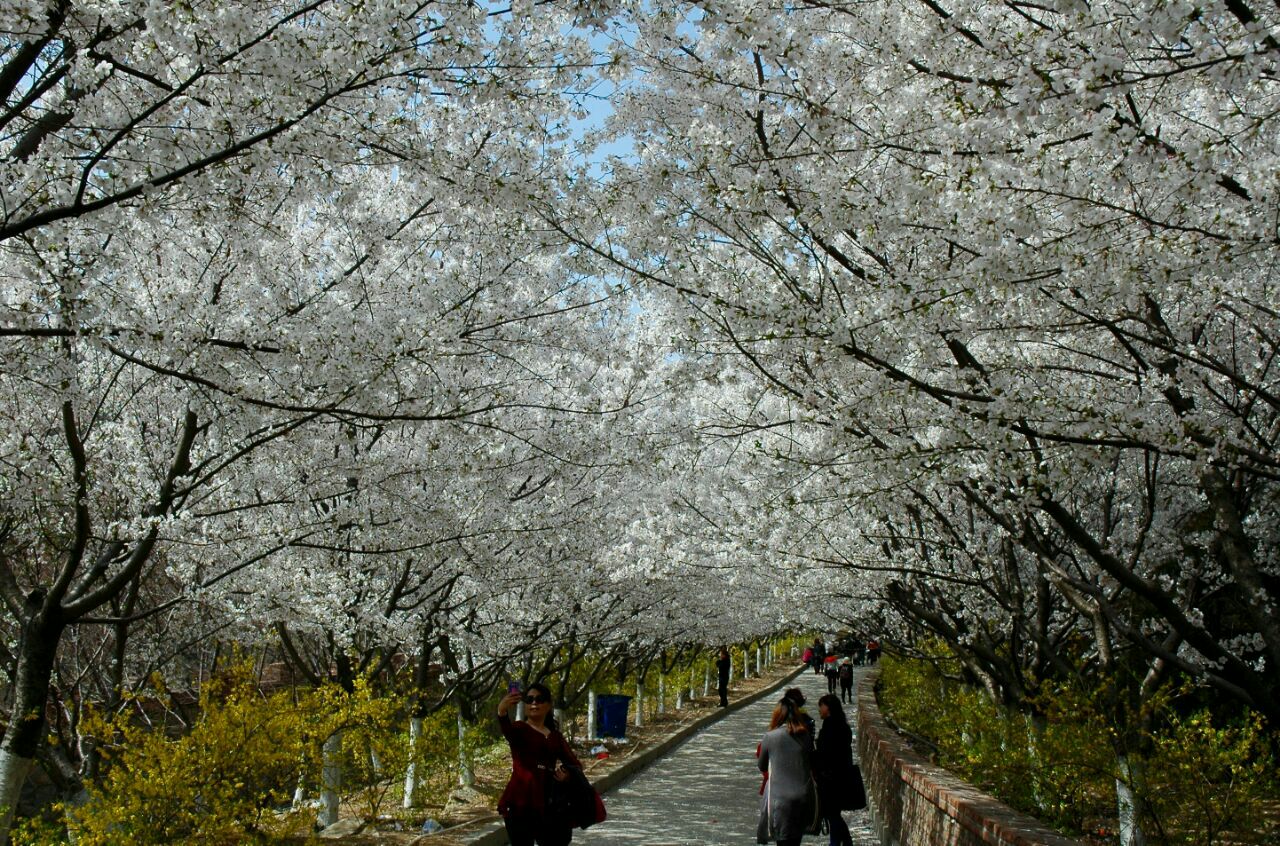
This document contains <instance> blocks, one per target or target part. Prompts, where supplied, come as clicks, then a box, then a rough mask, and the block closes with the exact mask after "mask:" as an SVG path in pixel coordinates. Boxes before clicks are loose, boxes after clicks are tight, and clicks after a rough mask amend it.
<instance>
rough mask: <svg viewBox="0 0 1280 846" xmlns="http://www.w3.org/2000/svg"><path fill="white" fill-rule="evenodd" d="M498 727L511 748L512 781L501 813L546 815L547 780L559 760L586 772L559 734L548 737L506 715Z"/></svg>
mask: <svg viewBox="0 0 1280 846" xmlns="http://www.w3.org/2000/svg"><path fill="white" fill-rule="evenodd" d="M498 725H499V727H501V728H502V736H503V737H505V738H506V739H507V744H508V745H509V746H510V747H511V779H510V780H509V781H508V782H507V786H506V788H505V789H504V790H503V791H502V796H500V797H499V798H498V813H499V814H501V815H502V816H504V817H506V816H510V815H511V814H517V815H523V814H542V813H543V811H545V810H546V783H547V779H549V778H553V776H552V772H553V771H554V770H555V767H556V761H563V762H564V763H565V764H567V765H569V766H573V767H577V768H578V769H582V763H581V762H580V761H578V756H577V755H574V754H573V750H572V749H570V748H569V744H568V743H566V742H565V739H564V735H562V734H561V733H560V732H558V731H552V732H551V733H550V734H548V735H546V736H544V735H543V734H542V732H540V731H538V730H537V729H536V728H534V727H533V726H531V725H529V724H528V723H526V722H525V721H524V720H521V721H519V722H512V721H511V718H510V717H508V716H506V715H505V714H503V715H499V717H498Z"/></svg>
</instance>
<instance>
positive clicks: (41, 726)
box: [0, 593, 63, 846]
mask: <svg viewBox="0 0 1280 846" xmlns="http://www.w3.org/2000/svg"><path fill="white" fill-rule="evenodd" d="M43 606H44V596H43V595H42V594H40V593H33V594H32V595H31V596H29V597H28V598H27V608H28V610H29V616H28V617H27V619H26V620H25V621H24V622H23V625H22V629H21V634H20V636H19V639H18V663H17V667H16V672H15V673H14V681H13V696H14V701H13V715H12V717H11V719H10V721H9V726H8V729H7V730H6V731H5V733H4V740H3V742H0V846H8V843H9V829H10V827H12V825H13V815H14V812H15V811H16V810H17V807H18V798H19V797H20V796H21V795H22V786H23V785H24V784H25V783H26V781H27V776H28V775H29V774H30V773H31V769H32V767H33V766H34V765H35V762H36V753H37V751H38V750H39V748H40V744H41V742H43V740H44V735H45V706H46V703H47V702H48V699H49V685H50V682H51V680H52V678H53V660H54V656H55V655H56V654H57V652H58V643H59V641H60V640H61V639H62V632H63V625H62V623H61V621H60V620H58V619H57V616H56V613H55V612H53V611H50V610H48V609H46V608H44V607H43Z"/></svg>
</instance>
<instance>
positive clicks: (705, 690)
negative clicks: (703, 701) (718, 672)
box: [702, 664, 711, 696]
mask: <svg viewBox="0 0 1280 846" xmlns="http://www.w3.org/2000/svg"><path fill="white" fill-rule="evenodd" d="M702 695H703V696H710V695H711V665H710V664H708V665H707V666H705V667H703V668H702Z"/></svg>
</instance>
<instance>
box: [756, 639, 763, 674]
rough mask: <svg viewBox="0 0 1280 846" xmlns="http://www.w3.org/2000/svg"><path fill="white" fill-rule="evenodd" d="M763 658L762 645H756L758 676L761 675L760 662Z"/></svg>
mask: <svg viewBox="0 0 1280 846" xmlns="http://www.w3.org/2000/svg"><path fill="white" fill-rule="evenodd" d="M762 660H763V658H762V657H761V655H760V647H758V646H757V647H756V675H757V676H758V675H760V667H761V664H760V662H761V661H762Z"/></svg>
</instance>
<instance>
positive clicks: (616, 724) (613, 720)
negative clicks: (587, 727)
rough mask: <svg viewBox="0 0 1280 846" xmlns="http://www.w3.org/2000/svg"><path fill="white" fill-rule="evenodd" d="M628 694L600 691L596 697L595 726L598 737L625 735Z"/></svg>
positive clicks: (629, 703)
mask: <svg viewBox="0 0 1280 846" xmlns="http://www.w3.org/2000/svg"><path fill="white" fill-rule="evenodd" d="M630 705H631V697H630V696H622V695H620V694H613V693H602V694H600V695H599V696H597V697H596V728H597V730H598V736H599V737H626V736H627V708H628V706H630Z"/></svg>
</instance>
